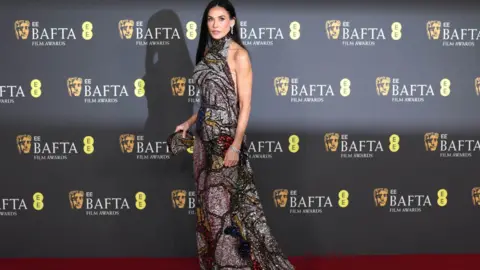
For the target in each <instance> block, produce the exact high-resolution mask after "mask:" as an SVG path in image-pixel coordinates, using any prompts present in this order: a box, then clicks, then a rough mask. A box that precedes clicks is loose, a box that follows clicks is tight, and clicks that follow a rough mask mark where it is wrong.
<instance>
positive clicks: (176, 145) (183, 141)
mask: <svg viewBox="0 0 480 270" xmlns="http://www.w3.org/2000/svg"><path fill="white" fill-rule="evenodd" d="M182 134H183V131H177V132H175V133H172V134H170V135H169V136H168V138H167V145H168V148H169V149H170V152H171V153H172V154H173V155H178V154H179V153H181V152H183V151H186V150H187V149H188V148H190V147H192V146H193V142H194V138H193V134H192V133H191V132H190V131H189V130H187V132H186V134H185V138H182Z"/></svg>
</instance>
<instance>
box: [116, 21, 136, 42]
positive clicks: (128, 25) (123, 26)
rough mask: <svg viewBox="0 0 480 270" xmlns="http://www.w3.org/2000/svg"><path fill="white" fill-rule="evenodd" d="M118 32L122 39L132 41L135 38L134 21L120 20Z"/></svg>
mask: <svg viewBox="0 0 480 270" xmlns="http://www.w3.org/2000/svg"><path fill="white" fill-rule="evenodd" d="M118 31H119V32H120V38H121V39H131V38H132V36H133V20H120V21H119V22H118Z"/></svg>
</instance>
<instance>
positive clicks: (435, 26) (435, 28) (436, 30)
mask: <svg viewBox="0 0 480 270" xmlns="http://www.w3.org/2000/svg"><path fill="white" fill-rule="evenodd" d="M441 24H442V23H441V22H440V21H428V22H427V35H428V39H438V38H439V37H440V28H441Z"/></svg>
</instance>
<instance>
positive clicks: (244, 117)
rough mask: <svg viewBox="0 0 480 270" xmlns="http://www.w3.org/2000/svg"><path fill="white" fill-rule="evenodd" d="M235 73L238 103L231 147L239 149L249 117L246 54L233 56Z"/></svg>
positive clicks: (249, 77) (249, 72)
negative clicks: (238, 111) (236, 120)
mask: <svg viewBox="0 0 480 270" xmlns="http://www.w3.org/2000/svg"><path fill="white" fill-rule="evenodd" d="M235 71H236V74H237V92H238V99H239V103H240V113H239V116H238V125H237V132H236V134H235V139H234V140H233V146H234V147H236V148H237V149H240V146H241V144H242V141H243V136H244V135H245V130H246V129H247V124H248V118H249V117H250V108H251V99H252V79H253V75H252V66H251V63H250V57H249V56H248V52H247V51H244V50H239V51H238V52H237V53H236V55H235Z"/></svg>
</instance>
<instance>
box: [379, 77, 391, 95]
mask: <svg viewBox="0 0 480 270" xmlns="http://www.w3.org/2000/svg"><path fill="white" fill-rule="evenodd" d="M390 81H391V80H390V77H378V78H377V79H376V80H375V85H376V88H377V95H379V96H380V95H381V96H386V95H388V91H389V90H390Z"/></svg>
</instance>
